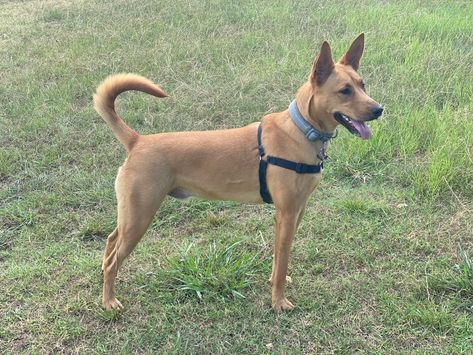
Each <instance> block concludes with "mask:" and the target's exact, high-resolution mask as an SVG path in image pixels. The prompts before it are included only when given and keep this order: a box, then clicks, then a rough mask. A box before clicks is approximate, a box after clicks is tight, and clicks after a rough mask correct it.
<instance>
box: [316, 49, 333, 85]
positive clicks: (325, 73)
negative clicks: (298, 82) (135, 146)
mask: <svg viewBox="0 0 473 355" xmlns="http://www.w3.org/2000/svg"><path fill="white" fill-rule="evenodd" d="M332 69H333V59H332V51H331V49H330V45H329V44H328V42H327V41H324V43H322V48H321V49H320V53H319V55H318V57H317V59H316V60H315V61H314V65H313V66H312V72H311V73H310V81H311V82H312V83H313V84H316V85H322V84H323V83H324V82H325V80H327V78H328V77H329V76H330V73H331V72H332Z"/></svg>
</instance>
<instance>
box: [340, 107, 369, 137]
mask: <svg viewBox="0 0 473 355" xmlns="http://www.w3.org/2000/svg"><path fill="white" fill-rule="evenodd" d="M333 116H334V117H335V119H336V120H337V122H338V123H340V124H341V125H342V126H343V127H345V128H346V129H348V131H349V132H350V133H351V134H353V135H355V136H357V137H360V138H361V139H368V138H369V137H370V128H369V127H368V125H367V124H366V123H364V122H360V121H355V120H352V119H351V118H350V117H348V116H345V115H344V114H343V113H341V112H335V113H334V114H333Z"/></svg>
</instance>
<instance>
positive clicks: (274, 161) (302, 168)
mask: <svg viewBox="0 0 473 355" xmlns="http://www.w3.org/2000/svg"><path fill="white" fill-rule="evenodd" d="M262 126H263V123H260V124H259V126H258V135H257V137H258V155H259V186H260V195H261V197H262V198H263V201H264V202H266V203H273V200H272V198H271V194H270V193H269V190H268V184H267V181H266V171H267V169H268V164H271V165H276V166H279V167H281V168H284V169H288V170H293V171H295V172H296V173H297V174H318V173H320V171H321V170H322V169H323V167H324V165H323V162H321V163H320V164H317V165H311V164H305V163H296V162H293V161H291V160H286V159H283V158H278V157H274V156H272V155H268V156H266V159H264V156H265V155H266V154H265V152H264V147H263V144H262V143H261V132H262V130H263V128H262Z"/></svg>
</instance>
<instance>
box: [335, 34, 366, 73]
mask: <svg viewBox="0 0 473 355" xmlns="http://www.w3.org/2000/svg"><path fill="white" fill-rule="evenodd" d="M364 48H365V34H364V33H360V35H359V36H358V37H357V38H356V39H355V40H354V41H353V43H352V44H351V46H350V48H348V50H347V52H346V53H345V54H344V55H343V56H342V57H341V58H340V60H339V63H340V64H344V65H349V66H351V67H352V68H353V69H355V70H358V68H359V67H360V59H361V56H362V55H363V49H364Z"/></svg>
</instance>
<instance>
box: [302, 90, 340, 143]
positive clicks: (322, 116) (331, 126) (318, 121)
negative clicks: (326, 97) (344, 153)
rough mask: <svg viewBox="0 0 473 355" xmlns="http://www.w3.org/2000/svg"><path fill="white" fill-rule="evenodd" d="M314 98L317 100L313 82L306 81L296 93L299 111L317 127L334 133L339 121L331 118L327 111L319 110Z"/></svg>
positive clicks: (326, 132) (323, 131)
mask: <svg viewBox="0 0 473 355" xmlns="http://www.w3.org/2000/svg"><path fill="white" fill-rule="evenodd" d="M314 100H317V97H316V94H315V93H314V88H313V87H312V84H311V83H310V82H306V83H304V85H302V86H301V87H300V88H299V90H298V91H297V93H296V103H297V107H298V109H299V112H300V113H301V115H302V116H303V117H304V119H305V120H306V121H308V122H309V123H310V124H311V125H312V126H314V128H315V129H317V130H319V131H321V132H322V133H325V134H331V135H333V134H334V133H335V128H336V127H337V125H338V123H337V122H336V121H335V120H334V119H330V117H329V116H330V115H329V114H327V113H326V112H318V110H317V109H316V106H317V105H315V103H314V102H313V101H314Z"/></svg>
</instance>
